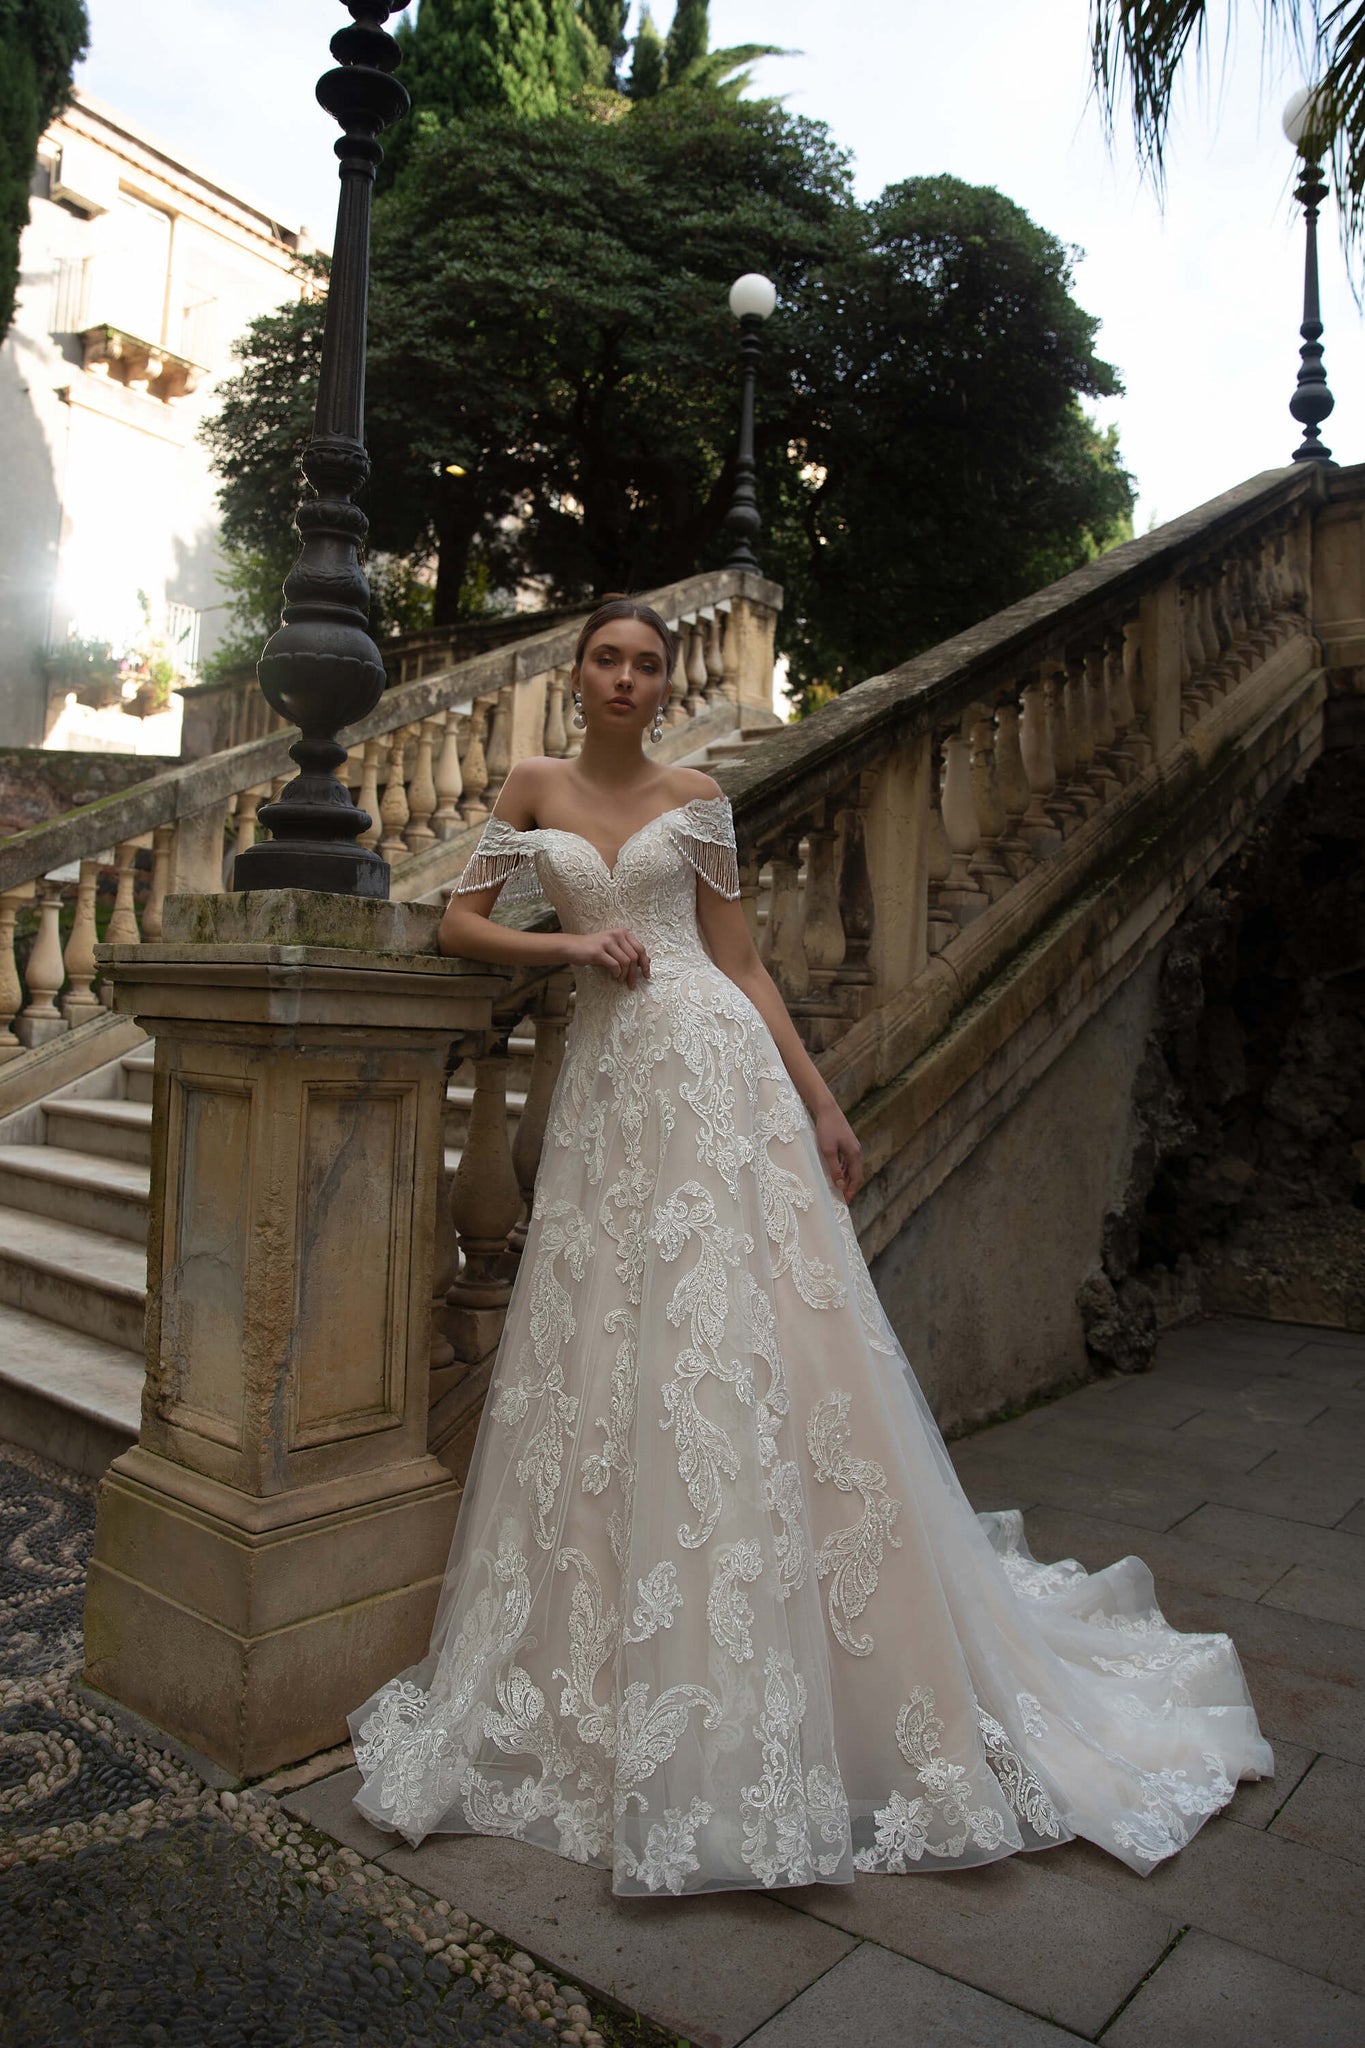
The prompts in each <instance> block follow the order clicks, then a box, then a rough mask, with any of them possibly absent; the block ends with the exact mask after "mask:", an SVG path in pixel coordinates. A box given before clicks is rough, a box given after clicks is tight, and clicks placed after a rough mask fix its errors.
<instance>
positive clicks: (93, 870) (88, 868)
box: [62, 860, 104, 1030]
mask: <svg viewBox="0 0 1365 2048" xmlns="http://www.w3.org/2000/svg"><path fill="white" fill-rule="evenodd" d="M99 879H100V864H99V862H98V861H97V860H83V861H82V862H81V864H80V880H79V882H78V883H77V884H76V908H75V914H74V916H73V917H72V920H71V930H70V932H69V934H68V936H67V941H66V953H65V955H64V964H65V967H66V981H67V990H66V994H65V995H64V996H63V998H62V1015H63V1017H65V1019H66V1021H67V1024H68V1025H69V1026H70V1027H71V1028H72V1029H73V1030H74V1029H75V1027H76V1025H77V1024H84V1023H85V1021H86V1019H87V1018H88V1017H98V1016H99V1015H100V1013H101V1011H102V1010H103V1008H104V1005H103V1003H102V1002H101V1001H100V998H99V997H98V996H97V995H96V994H95V987H94V984H95V966H96V963H95V891H96V890H97V889H98V887H99Z"/></svg>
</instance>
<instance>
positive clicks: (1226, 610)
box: [1219, 558, 1256, 681]
mask: <svg viewBox="0 0 1365 2048" xmlns="http://www.w3.org/2000/svg"><path fill="white" fill-rule="evenodd" d="M1242 567H1243V565H1242V562H1241V560H1240V558H1235V559H1234V560H1233V561H1231V562H1229V563H1228V564H1227V566H1226V568H1225V569H1224V571H1223V580H1222V583H1221V585H1220V597H1219V604H1220V607H1221V615H1222V617H1223V618H1224V619H1225V620H1226V622H1227V633H1228V658H1229V660H1230V662H1232V664H1233V665H1234V666H1235V668H1236V672H1237V679H1238V681H1240V680H1241V678H1242V677H1243V676H1244V675H1246V674H1247V673H1248V672H1249V671H1250V670H1251V669H1252V668H1254V666H1255V663H1256V657H1255V655H1254V653H1253V652H1252V649H1251V646H1250V635H1251V627H1250V622H1249V621H1248V619H1247V615H1246V603H1245V593H1246V581H1245V578H1244V576H1243V574H1242Z"/></svg>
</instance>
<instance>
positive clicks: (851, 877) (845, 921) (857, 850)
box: [834, 775, 877, 1017]
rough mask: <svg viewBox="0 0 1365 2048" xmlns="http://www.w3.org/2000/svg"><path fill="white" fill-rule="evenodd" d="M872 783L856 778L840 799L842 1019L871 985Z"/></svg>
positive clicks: (856, 1009)
mask: <svg viewBox="0 0 1365 2048" xmlns="http://www.w3.org/2000/svg"><path fill="white" fill-rule="evenodd" d="M873 786H874V778H872V777H871V776H868V775H855V776H854V778H853V781H852V782H851V783H850V784H849V787H848V790H847V793H846V795H845V798H844V852H843V859H842V860H841V861H840V863H839V923H840V925H841V927H842V928H843V934H844V957H843V960H842V961H841V962H840V965H839V971H838V973H837V974H836V975H835V977H834V986H835V988H836V990H837V991H838V992H839V995H840V999H841V1000H840V1007H841V1009H842V1011H843V1013H844V1014H845V1015H846V1016H851V1017H857V1016H860V1015H861V1014H862V1005H863V1003H864V1000H865V998H864V997H863V996H862V994H861V991H862V990H864V989H872V988H874V987H875V986H876V979H877V977H876V970H875V968H874V967H873V965H872V945H873V941H874V939H875V938H876V934H877V903H876V895H875V892H874V890H873V887H872V870H871V868H870V867H869V865H868V859H867V810H868V805H869V803H870V801H871V792H872V787H873Z"/></svg>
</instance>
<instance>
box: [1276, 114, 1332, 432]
mask: <svg viewBox="0 0 1365 2048" xmlns="http://www.w3.org/2000/svg"><path fill="white" fill-rule="evenodd" d="M1284 132H1285V134H1286V135H1287V136H1288V137H1289V140H1290V141H1291V142H1292V143H1293V145H1294V148H1295V149H1296V150H1297V151H1298V154H1299V160H1300V161H1299V184H1298V189H1297V190H1296V192H1295V194H1294V197H1295V198H1296V199H1297V200H1298V202H1299V204H1300V206H1302V208H1303V217H1304V221H1305V223H1306V225H1307V231H1308V240H1307V247H1306V249H1305V251H1304V259H1303V325H1302V327H1300V329H1299V333H1300V334H1301V335H1302V336H1303V347H1302V348H1301V349H1300V350H1299V379H1298V384H1297V386H1296V387H1295V391H1294V396H1293V397H1292V398H1291V399H1290V401H1289V410H1290V412H1291V413H1292V414H1293V415H1294V418H1295V419H1296V420H1297V421H1298V422H1299V424H1300V425H1301V426H1302V428H1303V439H1302V441H1300V443H1299V445H1298V447H1297V448H1296V449H1295V450H1294V455H1293V460H1294V461H1295V462H1331V460H1332V451H1331V449H1330V448H1328V447H1326V446H1324V443H1323V439H1322V436H1321V434H1320V433H1319V432H1318V427H1319V424H1320V423H1321V421H1323V420H1325V419H1326V417H1327V415H1328V413H1329V412H1331V410H1332V407H1333V406H1334V405H1335V404H1336V400H1335V399H1334V398H1333V396H1332V394H1331V392H1330V391H1329V390H1328V389H1327V372H1326V370H1325V369H1324V368H1323V366H1322V340H1321V336H1322V320H1321V318H1320V317H1319V308H1318V208H1319V206H1320V205H1321V204H1322V202H1323V200H1324V199H1325V198H1326V197H1327V186H1326V184H1325V183H1324V182H1323V176H1322V166H1321V164H1319V163H1318V162H1317V157H1318V154H1319V151H1320V149H1321V143H1322V138H1321V137H1320V136H1319V135H1318V134H1316V133H1315V132H1314V131H1313V91H1312V88H1311V87H1307V86H1305V87H1304V88H1303V89H1302V90H1301V91H1299V92H1296V93H1295V94H1294V95H1293V97H1292V98H1291V99H1290V101H1289V103H1288V105H1287V106H1286V107H1285V110H1284Z"/></svg>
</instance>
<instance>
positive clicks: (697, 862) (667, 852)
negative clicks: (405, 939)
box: [455, 796, 739, 972]
mask: <svg viewBox="0 0 1365 2048" xmlns="http://www.w3.org/2000/svg"><path fill="white" fill-rule="evenodd" d="M698 875H700V876H701V877H702V878H703V880H704V881H706V882H707V883H708V885H709V886H710V887H711V888H713V889H715V890H717V891H718V892H719V894H720V895H722V896H726V897H730V898H733V897H736V896H738V894H739V860H738V853H737V850H736V846H735V827H734V816H733V813H732V811H731V808H730V799H729V798H728V797H727V796H713V797H693V798H691V799H690V800H689V801H688V802H687V803H683V804H675V805H674V806H673V807H672V808H671V809H670V810H667V811H661V812H659V813H657V814H656V815H655V816H654V817H653V818H650V819H649V820H648V821H647V822H646V823H645V824H643V825H641V826H640V828H639V830H638V831H635V832H632V833H631V835H630V837H629V838H628V839H626V840H624V841H623V842H622V844H621V846H620V848H619V850H618V852H617V855H616V862H615V865H614V866H613V867H608V866H607V863H606V861H605V860H604V859H603V857H602V855H601V853H600V852H599V851H598V849H597V848H596V847H595V846H594V845H593V844H592V842H591V840H588V839H585V838H584V837H583V836H582V834H581V833H578V832H571V831H568V830H566V829H565V828H564V827H562V826H558V825H539V826H528V827H526V828H525V829H520V828H518V827H517V826H515V825H509V824H508V822H507V820H506V819H505V818H499V817H498V816H497V815H496V814H494V815H493V816H490V818H489V819H488V822H487V824H486V825H485V826H484V829H483V833H482V835H481V837H480V839H479V843H478V845H477V846H476V847H475V849H474V852H473V853H472V854H471V855H470V858H469V860H468V862H467V863H466V865H465V867H464V870H463V872H462V873H461V875H460V879H459V881H458V882H457V883H456V884H455V890H456V893H457V894H467V893H469V892H470V891H471V890H475V889H487V888H490V887H492V886H493V885H494V884H495V883H501V884H502V890H501V894H500V896H499V898H498V900H499V902H501V903H518V902H530V901H542V900H543V901H547V902H549V903H550V904H552V905H553V906H554V909H555V911H556V912H557V913H558V916H559V922H560V925H561V927H562V928H563V929H564V930H565V931H568V932H590V931H602V930H604V929H606V928H607V927H608V926H611V925H617V924H624V925H627V926H629V928H630V930H631V931H632V932H633V933H634V934H635V936H636V938H638V939H639V940H640V941H641V943H642V944H643V945H644V946H646V947H647V948H648V951H649V955H650V964H651V968H652V969H653V970H654V971H656V972H657V971H658V969H659V968H661V967H663V968H665V969H666V968H668V967H670V966H674V967H685V966H690V965H695V964H696V963H697V962H699V961H701V960H703V959H705V958H706V954H705V951H704V948H703V946H702V943H701V935H700V933H699V932H698V929H697V891H696V877H697V876H698Z"/></svg>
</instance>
